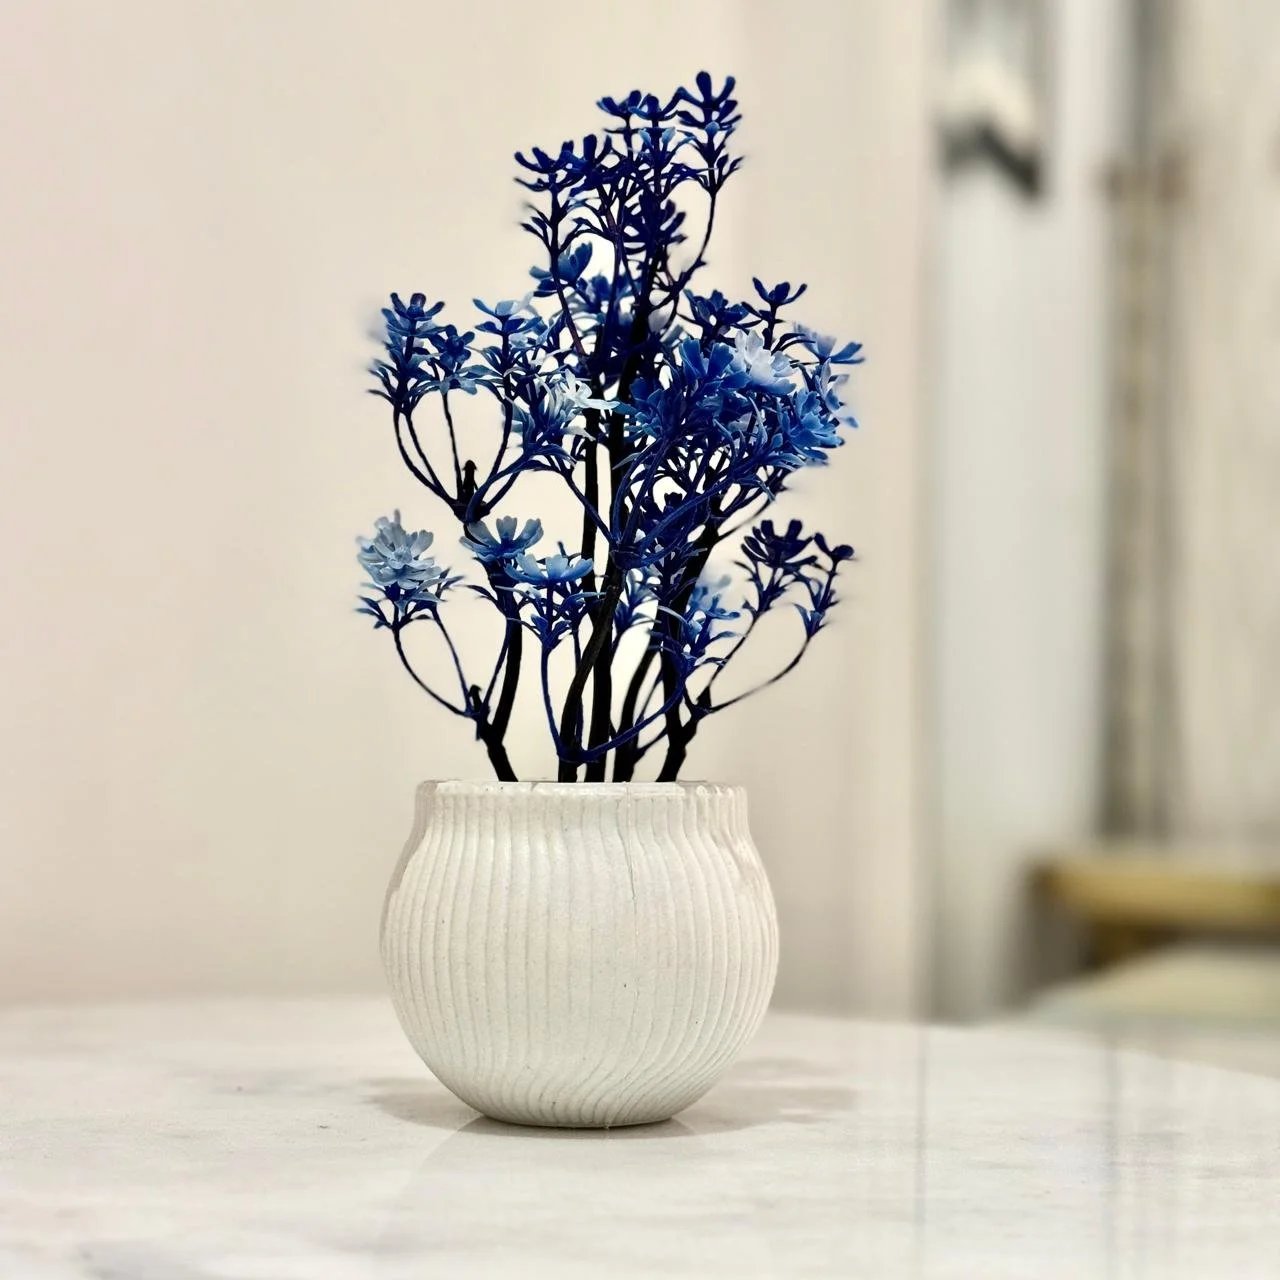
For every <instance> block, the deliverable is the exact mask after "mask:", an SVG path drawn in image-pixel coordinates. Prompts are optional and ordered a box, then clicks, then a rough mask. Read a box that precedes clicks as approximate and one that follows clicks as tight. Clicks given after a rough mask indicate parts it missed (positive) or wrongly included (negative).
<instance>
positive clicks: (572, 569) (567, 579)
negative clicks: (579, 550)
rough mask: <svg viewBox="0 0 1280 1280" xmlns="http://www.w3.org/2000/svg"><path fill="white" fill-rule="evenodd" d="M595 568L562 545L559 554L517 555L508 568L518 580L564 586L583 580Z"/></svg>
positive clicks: (549, 585) (510, 573) (510, 574)
mask: <svg viewBox="0 0 1280 1280" xmlns="http://www.w3.org/2000/svg"><path fill="white" fill-rule="evenodd" d="M593 569H594V566H593V565H592V563H591V561H590V560H584V559H583V558H582V556H575V555H570V554H569V553H567V552H566V551H565V549H564V545H563V543H562V544H561V546H560V551H559V554H557V555H550V556H544V557H542V558H541V559H539V558H538V557H536V556H531V555H528V554H525V555H519V556H516V557H515V559H514V560H513V561H512V563H511V564H510V565H509V566H508V568H507V573H508V575H509V576H510V577H511V578H512V579H514V580H515V581H516V582H525V583H528V584H529V585H530V586H537V587H562V586H565V585H568V584H570V583H574V582H581V581H582V579H583V578H585V577H586V576H587V574H589V573H591V572H592V571H593Z"/></svg>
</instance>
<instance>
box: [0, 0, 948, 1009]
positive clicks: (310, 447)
mask: <svg viewBox="0 0 1280 1280" xmlns="http://www.w3.org/2000/svg"><path fill="white" fill-rule="evenodd" d="M643 7H644V10H645V15H646V16H645V20H644V21H636V20H635V18H634V15H635V13H636V8H637V7H636V6H635V5H632V4H628V5H621V4H596V3H587V2H586V0H582V2H581V3H572V4H561V5H558V6H556V7H555V11H554V12H555V15H556V17H555V23H554V27H555V30H554V32H548V19H547V17H546V14H547V13H548V12H549V11H548V10H547V9H546V8H545V7H543V6H533V5H526V4H518V3H506V4H498V5H485V6H479V5H476V6H467V5H463V6H444V5H426V4H409V3H404V4H394V5H386V4H384V5H377V4H369V3H359V2H357V0H349V2H347V3H334V4H320V3H284V2H282V0H274V2H272V3H261V2H258V3H232V2H230V0H219V2H218V3H195V0H182V2H179V3H172V2H165V3H159V2H157V3H150V2H148V3H143V2H142V0H123V2H122V3H119V4H114V5H104V4H95V3H81V4H68V3H37V2H36V0H28V2H27V3H18V4H11V5H8V6H6V8H5V12H4V17H3V25H4V28H5V29H4V30H3V31H2V32H0V36H2V38H0V61H2V62H3V67H0V112H2V114H3V117H4V119H5V120H6V122H7V123H6V128H5V130H3V131H2V132H0V172H3V173H4V174H5V194H4V195H3V196H2V197H0V246H2V251H0V257H2V259H3V262H4V266H3V268H2V269H3V272H4V278H3V297H4V306H3V308H0V351H2V352H3V360H2V363H0V421H2V422H3V436H2V444H0V449H2V451H3V456H2V458H0V468H2V474H3V476H4V480H5V489H4V498H5V500H4V502H3V504H0V520H2V521H3V522H4V525H5V528H4V545H5V549H6V554H5V555H4V556H3V559H2V563H3V566H4V575H5V581H4V587H3V592H2V594H0V600H2V601H3V606H2V607H3V608H4V610H5V614H6V616H5V619H4V627H3V630H2V632H0V636H2V639H0V644H2V645H3V671H4V677H3V687H2V689H0V699H2V701H0V714H2V717H3V718H2V720H0V723H3V725H4V731H3V735H2V736H0V998H4V999H23V998H65V997H79V996H96V995H102V994H110V995H117V994H144V993H155V992H170V991H182V990H193V989H199V990H239V989H271V990H277V989H295V990H296V989H311V990H314V989H322V988H328V987H339V988H355V987H366V986H371V985H373V984H376V983H377V982H378V981H379V976H378V973H377V961H376V954H375V946H374V943H375V932H376V928H375V925H376V917H377V912H378V908H379V904H380V898H381V893H382V889H383V885H384V882H385V879H386V876H387V874H388V872H389V869H390V866H391V863H392V862H393V860H394V857H395V854H396V852H397V849H398V845H399V843H400V841H401V839H402V838H403V835H404V833H405V831H406V830H407V827H408V822H409V814H410V796H411V788H412V784H413V782H414V781H415V780H416V779H418V778H421V777H426V776H440V775H443V776H448V775H458V774H462V775H466V774H472V773H478V772H482V771H483V770H484V759H483V756H482V754H481V753H480V752H479V751H478V749H477V748H476V746H475V745H474V744H473V743H469V742H468V741H467V740H466V738H465V735H464V733H463V732H461V730H460V728H459V726H457V725H456V724H454V723H449V722H445V721H442V720H441V719H440V718H439V717H438V716H436V715H435V714H433V711H432V709H431V708H430V707H428V706H426V705H424V704H423V703H422V702H421V701H420V700H418V699H417V698H415V697H413V696H412V691H411V690H410V689H409V688H407V687H406V683H405V681H404V679H403V677H402V676H401V675H400V674H399V673H398V671H397V669H396V668H395V666H394V663H393V661H392V660H391V655H390V654H389V653H388V652H387V651H386V649H385V647H384V646H383V645H382V644H381V643H379V641H380V640H381V639H382V637H378V638H376V639H375V637H374V636H372V635H371V634H369V633H367V632H366V629H365V628H364V626H363V625H361V624H360V622H359V621H358V620H357V619H356V618H355V617H354V615H353V614H351V613H350V612H349V611H348V610H349V604H350V596H351V592H352V589H353V587H354V585H355V584H356V582H357V580H358V574H357V571H356V568H355V566H354V563H353V560H352V550H353V547H352V541H351V538H352V535H353V534H354V532H355V531H356V530H358V529H361V528H365V527H367V526H368V524H369V522H370V521H371V519H372V517H373V516H374V515H376V514H378V513H379V512H381V511H383V510H387V509H389V508H390V507H392V506H393V505H396V504H400V505H401V506H403V507H404V508H405V509H406V513H407V514H411V515H412V516H413V518H414V519H415V520H417V521H419V522H421V523H429V522H430V520H431V519H432V518H433V517H434V515H435V513H434V512H432V511H431V510H430V509H429V507H428V505H427V504H426V503H425V502H424V501H423V500H422V498H421V497H420V496H419V494H418V493H416V492H415V491H414V488H413V485H412V483H411V481H410V480H409V479H408V477H406V476H405V475H404V474H402V472H401V470H400V469H399V467H398V465H397V462H396V459H395V457H394V455H393V451H392V449H391V448H390V447H389V441H388V438H387V436H386V433H385V430H384V423H383V418H382V416H381V414H380V413H379V411H378V408H379V407H378V405H377V404H376V402H374V401H373V400H372V399H371V398H368V397H365V396H364V395H363V394H362V390H363V377H362V364H363V362H364V359H365V357H366V355H367V353H368V349H369V348H368V344H367V343H366V341H365V338H364V336H363V329H364V327H365V325H366V321H367V318H368V317H371V316H372V315H373V314H374V309H375V307H376V305H377V303H378V301H379V298H380V296H381V295H382V294H383V293H384V292H385V291H386V290H388V289H391V288H414V287H422V288H425V289H426V290H428V291H429V292H430V293H431V294H432V295H433V296H443V297H446V298H451V299H453V300H455V302H456V303H458V304H462V303H465V302H466V300H467V299H469V298H470V297H471V296H472V295H473V294H480V295H482V296H487V297H497V296H506V295H509V294H511V293H513V292H515V291H516V290H517V289H518V288H519V287H520V286H519V281H520V279H521V276H522V272H523V271H524V269H525V267H526V265H527V256H528V247H527V245H526V243H525V241H524V238H523V237H522V236H521V235H520V234H519V233H518V232H517V231H516V230H515V229H514V224H515V215H516V212H517V192H516V189H515V187H514V186H513V184H512V183H511V181H510V175H511V165H510V162H509V159H508V157H509V153H510V152H511V151H512V150H513V149H514V148H515V147H516V146H518V145H524V144H527V143H529V142H548V141H554V140H556V139H558V138H560V137H561V136H567V135H569V134H570V133H573V132H576V131H581V130H582V129H583V128H584V127H585V126H586V125H587V123H588V122H589V121H590V119H591V111H590V102H591V100H592V99H593V97H595V96H596V95H597V94H598V93H600V92H606V91H616V90H619V89H625V88H628V87H630V86H631V85H632V84H637V83H642V84H650V83H652V84H656V85H663V84H670V83H673V82H674V81H676V80H677V79H678V78H682V77H685V76H688V75H690V74H691V73H692V72H694V71H696V70H697V69H698V67H699V66H701V65H704V64H705V65H708V66H711V67H714V68H722V69H730V68H732V69H736V70H737V71H738V74H739V75H740V77H741V80H742V93H743V98H744V105H745V107H746V109H747V112H748V122H749V124H748V129H747V130H746V131H745V134H744V138H745V142H746V145H747V148H748V150H749V152H750V155H751V166H750V169H749V171H748V174H747V175H745V176H744V178H743V180H742V182H741V183H740V184H739V186H738V189H737V191H736V192H735V193H734V205H735V211H734V213H733V214H732V215H731V217H730V219H729V223H728V225H727V229H726V238H725V242H724V244H723V245H722V248H721V250H720V253H719V254H718V255H717V257H716V259H715V266H716V268H717V271H718V273H719V276H720V278H721V279H722V280H723V281H724V282H725V283H726V284H735V283H743V284H745V283H746V280H747V278H748V276H749V274H750V272H751V270H752V269H754V270H757V271H759V272H761V273H762V274H765V275H777V276H782V275H790V276H791V277H792V278H793V279H794V278H796V277H797V276H800V277H802V278H803V277H806V276H807V277H808V278H809V279H810V280H813V281H814V287H813V291H812V305H811V307H810V308H809V314H810V316H811V317H812V318H813V319H814V320H815V321H816V322H817V323H819V324H821V325H825V326H829V327H833V328H836V327H838V328H839V329H841V330H842V331H848V332H850V333H852V334H856V335H857V336H859V337H862V338H864V339H866V340H867V342H868V346H869V350H870V352H871V354H872V363H871V364H870V365H869V366H867V371H866V376H865V377H864V378H863V379H862V386H861V393H860V398H859V405H858V407H859V409H860V410H861V412H862V414H863V416H864V418H865V420H866V422H867V423H868V424H869V425H868V429H867V431H866V432H865V434H864V435H863V437H862V438H861V439H860V440H859V441H858V442H857V444H855V445H854V446H853V447H851V448H850V449H848V450H846V451H845V453H844V455H843V456H842V457H841V458H840V460H839V462H840V465H839V467H838V468H836V469H835V470H833V471H832V472H830V473H828V474H826V475H823V476H817V477H813V478H812V479H811V480H806V489H807V490H811V491H812V493H813V495H814V497H813V502H814V505H815V509H816V511H818V512H820V513H821V515H822V516H823V517H829V519H830V521H831V522H832V523H834V524H836V525H837V526H838V528H839V531H840V533H841V534H842V535H843V536H848V537H849V538H850V539H851V540H853V541H855V542H856V543H857V544H858V546H859V548H860V550H861V551H862V552H863V554H864V557H865V563H864V564H863V565H862V566H861V567H860V568H859V569H858V570H857V572H856V573H855V574H854V575H852V577H851V579H850V583H849V588H848V590H847V592H846V595H847V597H848V602H849V603H848V606H847V611H846V617H845V619H844V621H843V624H842V625H841V626H839V627H838V628H836V629H835V630H833V631H832V632H831V633H830V635H828V636H825V637H823V639H824V640H825V641H826V643H825V644H823V645H822V646H820V648H819V649H818V650H817V652H816V653H815V655H814V657H813V658H812V659H811V660H810V663H809V666H808V669H807V670H806V671H804V672H803V673H802V674H800V675H798V676H797V678H796V680H795V682H794V683H793V685H792V686H791V690H790V698H788V697H787V696H785V695H783V696H777V697H774V698H773V699H771V700H768V701H761V702H760V703H759V704H758V705H756V706H754V707H752V708H751V709H750V711H748V712H745V713H744V714H742V715H741V716H740V717H739V719H738V721H737V723H736V725H728V724H726V725H725V726H723V727H722V728H721V730H720V733H719V735H718V736H717V737H715V738H714V740H713V739H710V738H709V740H708V741H707V742H706V743H704V744H702V747H701V750H700V752H699V754H697V755H696V756H695V758H694V759H692V760H691V762H690V769H689V773H690V775H691V776H696V775H712V774H716V775H727V774H737V775H740V776H742V777H744V778H745V779H747V780H748V781H749V782H750V783H751V784H752V785H753V788H754V791H755V821H756V825H757V829H758V834H759V837H760V842H761V844H762V847H763V849H764V852H765V854H766V858H767V860H768V862H769V865H770V869H771V873H772V875H773V878H774V881H775V885H776V888H777V891H778V896H779V899H780V904H781V908H782V915H783V928H784V931H785V935H786V942H785V946H786V958H785V960H784V966H783V972H782V978H781V985H780V995H781V997H782V998H783V999H784V1000H785V1001H787V1002H790V1003H802V1004H818V1005H826V1006H843V1007H859V1008H871V1009H877V1010H885V1011H888V1010H901V1009H903V1008H905V1007H906V1006H907V1005H908V1003H909V1002H910V998H911V992H912V984H913V982H914V976H915V954H916V948H917V943H918V935H917V933H916V931H915V929H914V924H913V921H914V910H915V893H914V888H913V857H914V853H915V847H914V844H913V805H914V798H915V794H916V788H917V785H918V777H917V774H916V767H915V766H916V760H917V756H918V751H917V747H918V742H917V730H916V720H915V716H916V700H915V696H914V690H913V671H914V667H915V663H914V655H915V645H916V639H915V630H916V611H915V594H916V592H915V576H914V574H915V567H916V557H917V548H916V542H915V535H914V516H915V511H914V507H915V503H916V496H917V487H916V432H917V425H918V423H917V419H918V403H917V401H918V397H917V385H918V374H919V371H920V368H921V363H922V355H921V352H920V333H919V319H920V302H921V295H922V290H921V280H920V271H921V252H920V249H921V242H922V218H923V207H924V181H925V172H926V158H927V145H928V137H927V130H926V125H925V88H924V76H925V68H926V63H927V52H928V51H927V48H926V30H925V17H924V6H923V5H921V6H916V5H894V4H889V3H874V4H872V3H865V4H858V3H852V4H846V3H841V0H830V2H829V3H826V4H811V5H808V6H805V9H804V13H805V17H804V20H803V21H792V20H783V19H782V18H781V17H780V16H779V12H778V10H777V9H776V7H774V6H769V5H765V4H757V3H745V4H744V3H731V2H730V0H722V2H720V3H709V2H703V3H697V4H676V3H673V2H672V3H655V4H648V5H645V6H643ZM624 15H631V17H630V21H629V22H628V24H627V26H626V28H625V30H624V29H623V28H622V21H623V18H624ZM584 67H585V68H595V69H594V70H590V71H586V72H583V71H582V70H581V69H582V68H584ZM605 68H611V69H605Z"/></svg>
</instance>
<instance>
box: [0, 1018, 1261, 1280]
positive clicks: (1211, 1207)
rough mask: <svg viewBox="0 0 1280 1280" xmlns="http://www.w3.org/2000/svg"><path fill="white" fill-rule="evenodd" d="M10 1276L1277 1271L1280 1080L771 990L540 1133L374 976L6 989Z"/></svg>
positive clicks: (1167, 1274)
mask: <svg viewBox="0 0 1280 1280" xmlns="http://www.w3.org/2000/svg"><path fill="white" fill-rule="evenodd" d="M0 1276H3V1277H4V1278H5V1280H64V1278H65V1280H72V1278H75V1280H83V1278H84V1277H93V1278H95V1280H215V1278H216V1280H329V1278H331V1277H332V1278H333V1280H366V1278H369V1280H382V1278H394V1280H401V1278H408V1277H413V1278H414V1280H420V1278H422V1277H436V1276H444V1277H453V1276H459V1277H467V1278H468V1280H470V1278H471V1277H491V1276H492V1277H496V1276H517V1277H541V1276H555V1277H591V1280H604V1278H606V1277H609V1278H611V1277H626V1276H663V1277H686V1276H687V1277H699V1278H702V1277H719V1276H724V1277H734V1278H735V1280H737V1278H740V1277H741V1278H746V1277H791V1276H797V1277H801V1276H839V1277H863V1276H865V1277H875V1278H881V1277H884V1278H892V1277H896V1276H912V1277H952V1276H954V1277H962V1278H963V1280H999V1278H1000V1277H1017V1280H1027V1278H1029V1277H1035V1278H1036V1280H1050V1278H1052V1277H1070V1278H1071V1280H1088V1278H1089V1277H1108V1278H1109V1280H1112V1278H1113V1280H1126V1278H1128V1277H1153V1278H1155V1277H1158V1278H1159V1280H1173V1278H1176V1277H1195V1278H1196V1280H1209V1278H1211V1277H1218V1276H1221V1277H1231V1280H1250V1278H1251V1277H1273V1276H1280V1081H1277V1080H1274V1079H1265V1078H1262V1077H1255V1076H1250V1075H1246V1074H1243V1073H1236V1072H1231V1071H1224V1070H1219V1069H1215V1068H1212V1067H1207V1066H1204V1065H1201V1064H1193V1063H1185V1062H1180V1061H1177V1060H1174V1059H1171V1058H1167V1057H1156V1056H1148V1055H1145V1054H1140V1053H1132V1052H1129V1051H1126V1050H1124V1049H1120V1048H1117V1047H1116V1046H1115V1045H1114V1044H1109V1043H1106V1042H1104V1041H1101V1040H1098V1039H1089V1038H1086V1037H1083V1036H1071V1035H1068V1034H1063V1033H1057V1032H1043V1031H1031V1032H1015V1031H1009V1030H999V1031H989V1030H987V1031H964V1030H955V1029H938V1028H925V1027H916V1026H888V1025H873V1024H865V1023H855V1022H842V1021H837V1020H833V1019H819V1018H810V1017H798V1016H788V1015H771V1016H770V1018H769V1019H768V1021H767V1022H766V1024H765V1027H764V1029H763V1031H762V1032H761V1034H760V1036H759V1037H758V1038H757V1040H756V1042H755V1043H754V1045H753V1046H752V1047H751V1048H750V1050H749V1051H748V1053H747V1054H746V1055H745V1056H744V1058H743V1059H742V1061H741V1062H740V1063H739V1064H738V1065H737V1066H736V1067H735V1068H734V1069H733V1070H732V1071H731V1072H730V1074H729V1075H728V1076H727V1077H726V1078H725V1079H724V1080H723V1082H722V1083H721V1084H720V1085H719V1086H718V1087H717V1088H715V1089H714V1090H713V1091H712V1092H711V1093H710V1094H708V1095H707V1097H706V1098H704V1099H703V1100H702V1101H701V1102H699V1103H697V1104H696V1105H695V1106H693V1107H691V1108H690V1109H689V1110H688V1111H686V1112H685V1113H683V1114H682V1115H681V1116H680V1117H678V1118H677V1119H675V1120H672V1121H668V1122H667V1123H665V1124H661V1125H654V1126H650V1127H644V1128H636V1129H621V1130H613V1131H610V1132H594V1133H593V1132H572V1131H563V1130H549V1131H543V1130H534V1129H519V1128H515V1127H511V1126H507V1125H503V1124H499V1123H496V1122H494V1121H490V1120H485V1119H482V1118H480V1117H478V1116H477V1115H476V1114H475V1112H473V1111H471V1110H469V1109H468V1108H467V1107H466V1106H464V1105H463V1104H462V1103H460V1102H458V1101H457V1100H456V1099H454V1098H453V1097H452V1095H450V1094H449V1093H447V1092H446V1091H445V1090H444V1089H443V1088H442V1087H441V1086H440V1085H438V1084H437V1083H436V1082H435V1081H434V1080H433V1079H432V1078H431V1077H430V1076H429V1075H428V1074H427V1073H426V1071H425V1069H424V1068H423V1067H421V1065H420V1064H419V1063H418V1060H417V1059H416V1058H415V1057H414V1055H413V1053H412V1052H411V1051H410V1049H409V1048H408V1046H407V1044H406V1042H405V1041H404V1039H403V1037H402V1036H401V1034H400V1031H399V1028H398V1027H397V1026H396V1023H395V1020H394V1017H393V1016H392V1013H391V1011H390V1007H389V1005H388V1004H387V1002H386V1001H385V1000H381V999H375V998H342V999H326V1000H310V1001H306V1000H303V1001H256V1000H255V1001H242V1000H225V1001H212V1002H204V1003H172V1004H163V1003H162V1004H138V1005H118V1006H108V1007H103V1006H95V1007H91V1008H75V1007H69V1008H62V1009H19V1010H9V1011H7V1012H4V1013H0Z"/></svg>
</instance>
